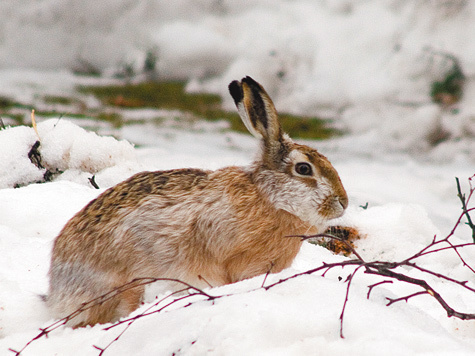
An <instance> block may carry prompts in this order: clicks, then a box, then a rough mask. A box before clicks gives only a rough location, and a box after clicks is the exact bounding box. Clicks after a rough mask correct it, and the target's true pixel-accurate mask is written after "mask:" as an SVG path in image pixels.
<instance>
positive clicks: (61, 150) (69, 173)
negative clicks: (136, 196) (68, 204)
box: [0, 119, 136, 188]
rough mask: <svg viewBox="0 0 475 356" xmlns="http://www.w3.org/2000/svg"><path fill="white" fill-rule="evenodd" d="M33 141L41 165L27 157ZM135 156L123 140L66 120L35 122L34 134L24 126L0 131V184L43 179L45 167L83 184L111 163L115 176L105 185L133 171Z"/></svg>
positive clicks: (16, 184) (19, 183) (25, 182)
mask: <svg viewBox="0 0 475 356" xmlns="http://www.w3.org/2000/svg"><path fill="white" fill-rule="evenodd" d="M37 141H39V142H40V145H39V147H38V149H37V151H38V153H39V154H40V155H41V162H40V165H41V166H39V165H38V164H36V165H35V164H34V163H33V162H32V159H31V158H29V154H30V153H31V151H32V148H33V146H34V144H35V142H37ZM30 156H31V154H30ZM135 160H136V157H135V151H134V148H133V146H132V145H131V144H130V143H128V142H127V141H117V140H116V139H114V138H113V137H101V136H98V135H97V134H95V133H93V132H87V131H85V130H84V129H82V128H80V127H79V126H77V125H74V124H72V123H70V122H68V121H66V120H58V119H51V120H47V121H44V122H41V123H39V124H38V135H37V134H36V132H35V131H34V129H33V128H32V127H26V126H19V127H12V128H8V129H5V130H2V131H0V188H12V187H17V186H22V185H27V184H29V183H34V182H40V181H43V180H44V175H45V173H46V172H47V171H48V172H49V173H51V174H53V175H58V174H60V176H59V178H58V179H68V180H71V181H77V182H82V183H83V184H86V183H87V182H88V178H91V177H92V176H93V175H97V176H98V178H99V179H100V178H101V173H103V172H105V171H106V170H107V169H112V168H113V167H115V169H116V171H115V173H116V175H117V176H116V177H114V178H110V177H108V178H106V179H107V182H104V184H106V185H107V186H109V185H111V183H112V182H115V183H117V182H119V181H120V180H122V179H124V178H125V177H127V176H129V175H130V174H131V173H133V172H134V168H132V164H133V163H136V162H135ZM119 166H120V169H119V168H117V167H119Z"/></svg>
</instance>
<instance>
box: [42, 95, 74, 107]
mask: <svg viewBox="0 0 475 356" xmlns="http://www.w3.org/2000/svg"><path fill="white" fill-rule="evenodd" d="M43 101H44V102H45V103H46V104H60V105H72V104H74V103H76V102H77V100H75V99H73V98H69V97H66V96H55V95H46V96H45V97H44V98H43Z"/></svg>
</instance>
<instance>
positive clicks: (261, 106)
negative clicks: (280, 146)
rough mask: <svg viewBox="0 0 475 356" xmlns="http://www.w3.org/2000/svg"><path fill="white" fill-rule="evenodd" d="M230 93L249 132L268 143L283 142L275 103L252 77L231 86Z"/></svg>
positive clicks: (234, 82) (235, 82)
mask: <svg viewBox="0 0 475 356" xmlns="http://www.w3.org/2000/svg"><path fill="white" fill-rule="evenodd" d="M229 92H230V94H231V96H232V97H233V99H234V103H235V104H236V107H237V109H238V113H239V116H240V117H241V120H242V121H243V122H244V125H246V128H247V129H248V130H249V132H250V133H251V134H252V135H254V136H255V137H258V138H263V139H264V141H266V142H267V143H272V142H276V141H278V142H281V141H282V136H283V133H282V128H281V127H280V123H279V119H278V116H277V111H276V110H275V107H274V103H273V102H272V100H271V98H270V97H269V95H268V94H267V93H266V91H265V90H264V88H263V87H262V86H261V85H260V84H259V83H258V82H256V81H255V80H254V79H252V78H251V77H245V78H243V79H242V81H241V82H238V81H237V80H235V81H233V82H232V83H231V84H229Z"/></svg>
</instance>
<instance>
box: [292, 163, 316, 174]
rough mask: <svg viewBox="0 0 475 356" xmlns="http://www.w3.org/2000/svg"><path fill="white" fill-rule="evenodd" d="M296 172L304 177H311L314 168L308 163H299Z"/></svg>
mask: <svg viewBox="0 0 475 356" xmlns="http://www.w3.org/2000/svg"><path fill="white" fill-rule="evenodd" d="M295 172H297V173H298V174H300V175H302V176H311V175H312V174H313V172H312V166H311V165H310V164H308V163H307V162H299V163H297V164H296V165H295Z"/></svg>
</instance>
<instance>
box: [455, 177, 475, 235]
mask: <svg viewBox="0 0 475 356" xmlns="http://www.w3.org/2000/svg"><path fill="white" fill-rule="evenodd" d="M455 181H456V182H457V193H458V194H457V196H458V197H459V199H460V202H461V203H462V211H463V213H464V215H465V217H466V218H467V225H468V226H470V228H471V229H472V240H473V242H474V243H475V225H474V224H473V222H472V219H471V218H470V215H469V213H468V209H467V202H468V201H469V200H470V197H471V195H472V193H473V189H470V195H469V197H468V198H467V199H465V194H462V190H461V189H460V181H459V179H458V178H455Z"/></svg>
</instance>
